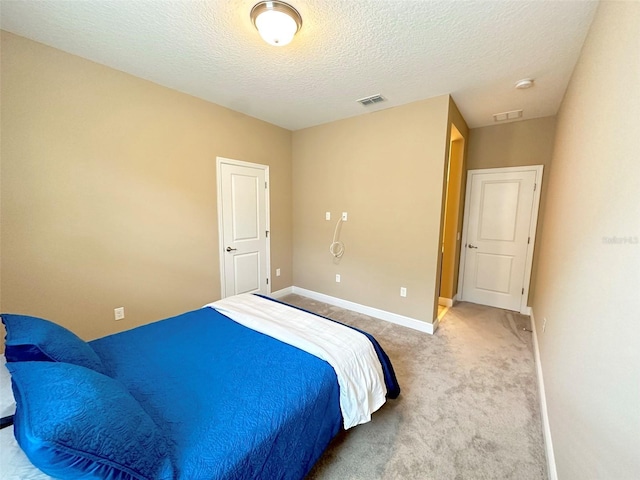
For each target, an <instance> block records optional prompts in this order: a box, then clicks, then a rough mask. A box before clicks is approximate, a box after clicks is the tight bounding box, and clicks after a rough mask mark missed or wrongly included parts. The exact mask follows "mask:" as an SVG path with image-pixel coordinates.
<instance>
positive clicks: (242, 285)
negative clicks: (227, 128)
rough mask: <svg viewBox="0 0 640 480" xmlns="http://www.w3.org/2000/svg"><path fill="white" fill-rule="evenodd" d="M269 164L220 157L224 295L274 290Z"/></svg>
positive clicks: (266, 292)
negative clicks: (269, 218)
mask: <svg viewBox="0 0 640 480" xmlns="http://www.w3.org/2000/svg"><path fill="white" fill-rule="evenodd" d="M268 195H269V189H268V167H267V166H264V165H255V164H249V163H246V162H239V161H235V160H229V159H222V158H218V202H219V205H218V214H219V216H220V221H219V225H220V229H221V232H220V249H221V252H220V259H221V262H220V263H221V275H222V279H221V284H222V297H223V298H224V297H228V296H231V295H237V294H240V293H263V294H268V293H270V287H269V284H268V282H269V274H268V266H269V248H268V247H269V239H268V235H269V232H268V229H269V228H268V204H269V202H268V199H269V197H268Z"/></svg>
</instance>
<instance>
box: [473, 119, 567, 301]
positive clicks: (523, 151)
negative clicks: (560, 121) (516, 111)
mask: <svg viewBox="0 0 640 480" xmlns="http://www.w3.org/2000/svg"><path fill="white" fill-rule="evenodd" d="M555 128H556V117H543V118H536V119H533V120H524V121H522V122H512V123H505V124H502V125H492V126H489V127H481V128H472V129H471V130H470V133H469V155H468V159H467V170H475V169H479V168H499V167H520V166H525V165H544V172H543V174H542V188H541V191H540V210H539V211H538V231H537V232H536V243H535V244H536V247H535V249H534V252H533V264H532V268H531V284H530V287H529V298H528V302H527V305H531V304H532V302H533V301H534V298H535V288H536V287H535V285H536V277H537V272H538V262H539V255H538V245H539V242H540V235H541V228H540V225H541V224H542V222H543V220H544V215H545V211H546V205H547V190H548V184H549V182H548V180H549V178H550V176H551V158H552V155H553V142H554V138H555ZM465 188H466V187H465Z"/></svg>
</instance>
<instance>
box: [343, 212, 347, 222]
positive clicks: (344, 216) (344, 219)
mask: <svg viewBox="0 0 640 480" xmlns="http://www.w3.org/2000/svg"><path fill="white" fill-rule="evenodd" d="M342 221H343V222H346V221H347V212H342Z"/></svg>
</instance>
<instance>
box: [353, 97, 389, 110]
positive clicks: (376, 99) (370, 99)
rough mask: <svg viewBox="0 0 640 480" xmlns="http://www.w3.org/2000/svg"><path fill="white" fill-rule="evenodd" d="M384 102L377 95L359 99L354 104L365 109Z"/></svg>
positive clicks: (382, 98) (383, 99)
mask: <svg viewBox="0 0 640 480" xmlns="http://www.w3.org/2000/svg"><path fill="white" fill-rule="evenodd" d="M385 100H386V98H384V97H383V96H382V95H380V94H378V95H371V96H370V97H364V98H361V99H359V100H356V102H358V103H361V104H362V105H364V106H365V107H368V106H369V105H373V104H374V103H380V102H384V101H385Z"/></svg>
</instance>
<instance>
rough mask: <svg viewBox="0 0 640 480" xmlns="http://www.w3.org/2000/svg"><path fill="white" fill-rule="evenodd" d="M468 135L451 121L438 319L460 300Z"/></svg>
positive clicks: (441, 247)
mask: <svg viewBox="0 0 640 480" xmlns="http://www.w3.org/2000/svg"><path fill="white" fill-rule="evenodd" d="M464 149H465V138H464V137H463V136H462V134H461V133H460V131H459V130H458V129H457V128H456V127H455V125H453V124H451V140H450V143H449V159H448V162H447V172H446V184H445V195H444V196H445V198H444V210H443V216H444V219H443V225H442V230H441V231H442V235H441V238H440V255H441V258H440V288H439V292H438V320H441V318H442V317H443V316H444V315H445V314H446V312H447V310H448V308H450V307H452V306H453V305H454V303H455V301H456V295H457V286H458V270H459V269H458V266H459V263H460V238H461V235H462V206H463V201H462V194H463V189H462V183H463V176H464Z"/></svg>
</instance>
